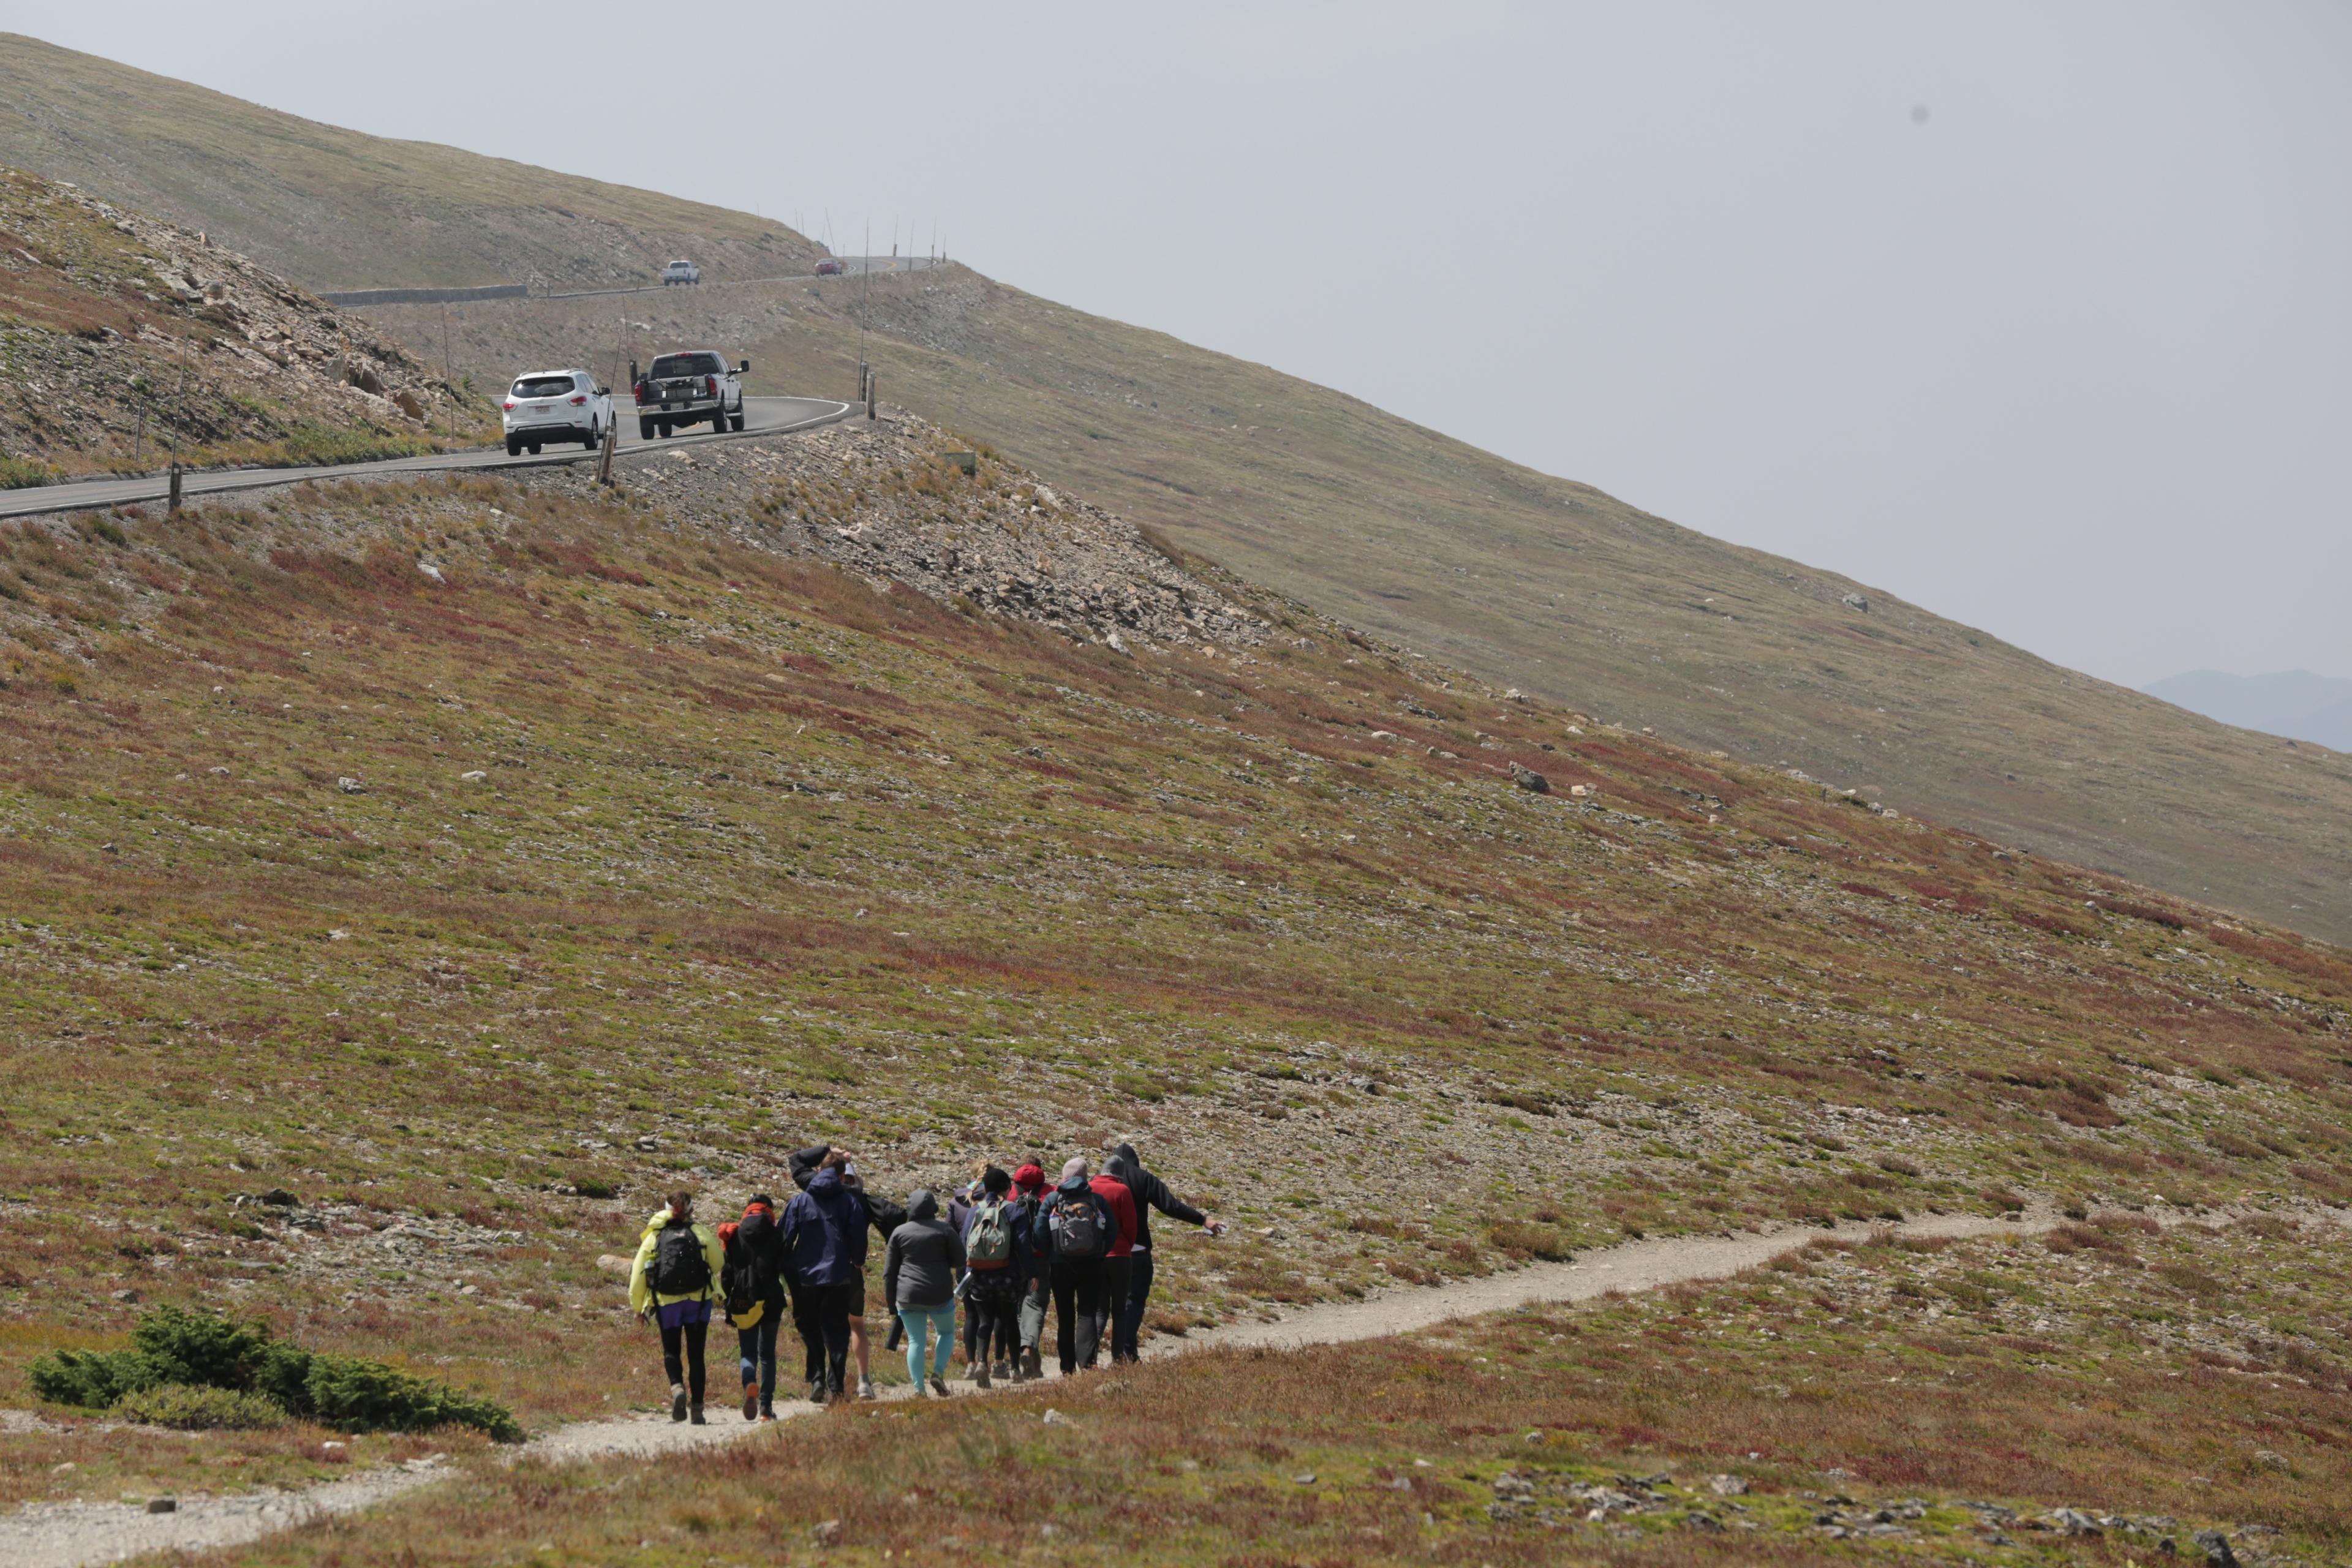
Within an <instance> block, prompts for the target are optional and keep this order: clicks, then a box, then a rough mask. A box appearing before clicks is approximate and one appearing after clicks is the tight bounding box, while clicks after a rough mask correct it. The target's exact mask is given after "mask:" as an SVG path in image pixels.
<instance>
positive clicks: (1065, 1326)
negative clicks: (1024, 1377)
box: [1054, 1258, 1107, 1373]
mask: <svg viewBox="0 0 2352 1568" xmlns="http://www.w3.org/2000/svg"><path fill="white" fill-rule="evenodd" d="M1106 1261H1107V1259H1104V1258H1055V1259H1054V1320H1055V1322H1054V1336H1055V1338H1054V1346H1055V1350H1056V1351H1058V1352H1060V1354H1061V1360H1062V1371H1063V1372H1064V1373H1073V1372H1076V1371H1077V1370H1078V1368H1080V1367H1082V1366H1092V1365H1093V1364H1094V1360H1095V1347H1096V1346H1097V1344H1099V1343H1100V1342H1101V1341H1102V1306H1103V1264H1104V1263H1105V1262H1106Z"/></svg>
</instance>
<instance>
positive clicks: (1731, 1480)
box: [1706, 1476, 1748, 1497]
mask: <svg viewBox="0 0 2352 1568" xmlns="http://www.w3.org/2000/svg"><path fill="white" fill-rule="evenodd" d="M1706 1484H1707V1485H1708V1486H1709V1487H1711V1488H1713V1489H1715V1495H1716V1496H1717V1497H1746V1496H1747V1495H1748V1478H1747V1477H1745V1476H1709V1477H1707V1479H1706Z"/></svg>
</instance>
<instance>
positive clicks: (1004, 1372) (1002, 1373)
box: [989, 1356, 1013, 1377]
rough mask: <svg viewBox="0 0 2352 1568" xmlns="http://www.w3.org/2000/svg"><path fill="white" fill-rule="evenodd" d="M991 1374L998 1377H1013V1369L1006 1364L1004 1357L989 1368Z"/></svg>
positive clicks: (997, 1359)
mask: <svg viewBox="0 0 2352 1568" xmlns="http://www.w3.org/2000/svg"><path fill="white" fill-rule="evenodd" d="M989 1372H990V1373H991V1374H992V1376H996V1377H1011V1376H1013V1369H1012V1368H1011V1367H1009V1366H1007V1365H1006V1364H1005V1363H1004V1358H1003V1356H999V1357H997V1358H996V1364H995V1365H994V1366H992V1367H991V1368H989Z"/></svg>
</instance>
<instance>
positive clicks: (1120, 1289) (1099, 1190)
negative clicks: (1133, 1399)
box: [1087, 1170, 1138, 1366]
mask: <svg viewBox="0 0 2352 1568" xmlns="http://www.w3.org/2000/svg"><path fill="white" fill-rule="evenodd" d="M1087 1185H1089V1186H1091V1187H1092V1188H1093V1189H1094V1190H1095V1193H1096V1194H1097V1196H1099V1197H1100V1198H1101V1199H1102V1201H1103V1202H1104V1203H1105V1204H1107V1205H1109V1207H1110V1212H1111V1215H1112V1217H1114V1218H1115V1219H1117V1220H1118V1236H1117V1237H1113V1238H1112V1240H1111V1244H1110V1250H1109V1251H1108V1253H1107V1254H1105V1255H1104V1258H1103V1294H1102V1305H1101V1307H1100V1308H1099V1309H1097V1311H1096V1313H1095V1344H1096V1346H1097V1348H1106V1347H1108V1348H1110V1349H1111V1350H1112V1355H1111V1359H1112V1360H1113V1361H1116V1360H1118V1352H1117V1349H1116V1347H1113V1346H1110V1345H1109V1341H1110V1336H1111V1330H1112V1324H1113V1322H1114V1321H1116V1319H1117V1317H1118V1313H1119V1312H1120V1311H1122V1310H1125V1308H1126V1306H1127V1285H1128V1279H1129V1276H1130V1275H1131V1274H1132V1272H1133V1268H1134V1259H1135V1237H1136V1231H1137V1228H1138V1226H1137V1221H1136V1217H1135V1194H1133V1193H1132V1192H1129V1190H1128V1185H1127V1184H1126V1183H1125V1182H1122V1181H1120V1180H1119V1179H1118V1177H1117V1176H1115V1175H1113V1174H1111V1173H1110V1172H1108V1170H1106V1171H1104V1172H1103V1173H1101V1174H1099V1175H1097V1176H1096V1177H1095V1178H1094V1180H1093V1181H1091V1182H1089V1183H1088V1184H1087ZM1094 1364H1095V1358H1094V1357H1093V1356H1091V1355H1089V1356H1088V1357H1087V1365H1088V1366H1092V1365H1094Z"/></svg>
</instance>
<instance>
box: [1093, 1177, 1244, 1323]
mask: <svg viewBox="0 0 2352 1568" xmlns="http://www.w3.org/2000/svg"><path fill="white" fill-rule="evenodd" d="M1103 1169H1104V1170H1106V1171H1108V1172H1109V1173H1111V1174H1112V1175H1113V1176H1116V1177H1118V1179H1119V1180H1120V1181H1122V1182H1124V1183H1126V1184H1127V1190H1128V1191H1129V1193H1131V1194H1134V1196H1135V1246H1134V1247H1133V1248H1132V1249H1131V1251H1130V1252H1129V1264H1128V1275H1127V1294H1126V1300H1123V1301H1114V1302H1112V1303H1111V1330H1110V1359H1111V1360H1113V1361H1115V1362H1120V1361H1133V1360H1135V1359H1136V1354H1137V1348H1138V1347H1137V1341H1138V1339H1139V1338H1140V1336H1141V1332H1142V1328H1143V1310H1144V1308H1145V1307H1146V1306H1148V1305H1149V1304H1150V1300H1151V1211H1152V1210H1153V1209H1158V1210H1159V1211H1160V1213H1161V1214H1164V1215H1167V1216H1168V1217H1169V1218H1170V1219H1181V1220H1182V1221H1183V1222H1184V1223H1185V1224H1186V1225H1197V1226H1200V1227H1201V1228H1202V1229H1203V1230H1205V1231H1207V1232H1208V1233H1209V1234H1210V1235H1211V1236H1223V1234H1224V1232H1225V1227H1224V1224H1223V1221H1220V1220H1217V1219H1213V1218H1212V1217H1211V1216H1209V1215H1204V1214H1202V1212H1201V1211H1200V1210H1199V1209H1196V1208H1194V1207H1193V1206H1192V1205H1191V1204H1188V1203H1186V1202H1185V1201H1184V1200H1183V1199H1181V1198H1180V1197H1178V1196H1177V1195H1176V1194H1174V1193H1172V1192H1171V1191H1169V1190H1168V1184H1167V1183H1165V1182H1163V1181H1161V1180H1160V1178H1159V1177H1157V1176H1155V1175H1153V1174H1152V1173H1150V1172H1149V1171H1147V1170H1145V1169H1144V1168H1143V1161H1142V1159H1141V1158H1140V1157H1139V1156H1138V1155H1137V1153H1136V1152H1135V1145H1134V1144H1132V1143H1122V1144H1120V1145H1119V1146H1118V1148H1117V1149H1116V1150H1114V1151H1112V1152H1111V1157H1110V1158H1109V1159H1108V1161H1106V1162H1104V1164H1103Z"/></svg>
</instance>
